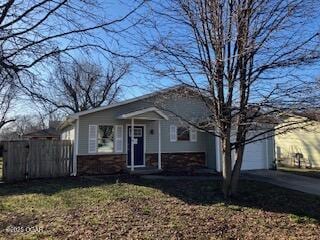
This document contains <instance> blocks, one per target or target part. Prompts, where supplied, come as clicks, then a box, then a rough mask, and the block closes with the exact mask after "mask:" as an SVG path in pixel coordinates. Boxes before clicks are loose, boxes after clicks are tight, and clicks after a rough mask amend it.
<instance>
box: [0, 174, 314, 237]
mask: <svg viewBox="0 0 320 240" xmlns="http://www.w3.org/2000/svg"><path fill="white" fill-rule="evenodd" d="M240 189H241V191H240V195H239V197H238V198H237V199H234V200H232V201H228V202H226V201H224V200H223V198H222V195H221V193H220V182H219V181H204V180H187V181H186V180H170V181H167V180H143V179H140V178H128V177H119V178H110V177H108V178H97V177H95V178H74V179H61V180H47V181H44V180H42V181H41V180H38V181H32V182H29V183H21V184H11V185H4V187H3V188H1V189H0V234H1V235H2V237H3V238H6V239H15V238H18V237H25V238H35V239H42V238H50V237H52V238H57V239H206V240H207V239H318V236H319V235H320V212H319V209H320V198H318V197H315V196H311V195H308V194H302V193H299V192H295V191H290V190H285V189H282V188H278V187H275V186H272V185H269V184H265V183H257V182H253V181H242V182H241V188H240ZM19 224H20V225H21V226H24V227H25V226H28V227H32V226H36V227H38V229H41V231H39V232H36V231H34V232H27V233H26V232H24V233H12V232H10V231H8V227H9V226H17V225H19Z"/></svg>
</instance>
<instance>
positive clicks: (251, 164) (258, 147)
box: [241, 140, 268, 170]
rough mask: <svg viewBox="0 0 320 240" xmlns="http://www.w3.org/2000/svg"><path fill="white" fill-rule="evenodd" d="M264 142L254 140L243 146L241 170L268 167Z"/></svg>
mask: <svg viewBox="0 0 320 240" xmlns="http://www.w3.org/2000/svg"><path fill="white" fill-rule="evenodd" d="M266 142H267V141H265V140H263V141H259V142H254V143H250V144H248V145H247V146H246V147H245V153H244V158H243V162H242V167H241V169H242V170H255V169H268V159H267V156H266V155H267V144H266Z"/></svg>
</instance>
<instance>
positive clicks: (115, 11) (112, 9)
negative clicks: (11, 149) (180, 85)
mask: <svg viewBox="0 0 320 240" xmlns="http://www.w3.org/2000/svg"><path fill="white" fill-rule="evenodd" d="M138 2H139V1H138V0H128V1H125V0H123V1H119V0H108V1H102V0H101V3H102V6H103V9H102V10H101V12H98V14H99V15H101V16H104V18H105V19H115V18H118V17H121V16H123V15H125V14H126V13H128V12H129V11H130V10H131V9H132V8H133V6H136V5H137V3H138ZM143 10H144V9H142V10H141V11H138V12H137V13H139V14H147V13H146V12H144V11H143ZM134 17H135V18H136V17H138V16H137V15H135V16H134ZM130 20H132V19H131V18H130ZM318 20H319V21H315V24H314V25H312V26H310V27H314V28H318V29H319V26H320V17H319V19H318ZM128 24H129V22H127V21H126V22H122V23H121V24H119V25H117V26H116V29H121V28H122V27H124V26H126V25H128ZM140 30H141V31H142V32H143V31H144V29H140ZM146 31H147V30H146ZM319 31H320V29H319ZM133 32H134V31H133V29H130V30H129V31H127V32H123V33H121V34H120V36H114V35H112V34H111V35H110V36H106V35H105V33H102V32H101V31H96V32H94V35H95V36H96V37H97V38H100V39H102V40H103V41H104V42H105V43H107V44H109V46H112V49H114V50H115V51H117V52H120V53H123V54H132V55H135V54H137V53H139V50H140V49H139V48H138V47H137V46H135V45H134V44H133V43H132V41H131V40H132V37H133V34H134V33H133ZM145 34H148V33H147V32H146V33H145ZM109 37H110V39H108V38H109ZM61 44H64V43H63V42H62V43H61ZM73 54H74V56H78V57H83V55H82V53H73ZM91 57H92V58H93V59H94V60H95V61H97V62H99V63H100V64H102V65H105V62H106V61H105V59H104V58H103V57H102V55H101V54H100V53H92V54H91ZM128 61H130V62H132V66H131V72H130V73H129V74H128V75H127V76H126V78H125V79H123V81H122V82H121V85H122V95H121V99H128V98H133V97H137V96H140V95H142V94H146V93H149V92H151V91H153V90H156V89H157V88H158V87H159V88H163V87H167V86H170V85H171V84H172V82H170V81H169V80H168V79H162V80H161V82H160V81H159V79H156V77H154V76H152V75H150V73H148V72H147V70H146V69H144V68H143V67H142V66H141V65H138V64H136V63H134V61H133V60H131V59H129V60H128ZM319 70H320V69H319V65H314V66H312V67H309V68H304V69H297V70H296V71H297V72H298V73H299V74H300V75H301V76H303V75H305V77H314V76H317V75H319V74H318V73H319ZM45 75H46V74H45ZM47 75H48V73H47ZM155 83H156V84H155ZM155 85H157V86H158V87H155ZM34 111H35V106H34V105H32V104H30V103H29V102H27V101H25V99H22V100H21V101H19V103H18V104H17V105H16V107H15V109H14V112H13V113H12V114H21V113H23V114H26V113H33V112H34Z"/></svg>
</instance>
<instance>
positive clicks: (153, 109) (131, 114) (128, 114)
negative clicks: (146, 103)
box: [118, 107, 169, 120]
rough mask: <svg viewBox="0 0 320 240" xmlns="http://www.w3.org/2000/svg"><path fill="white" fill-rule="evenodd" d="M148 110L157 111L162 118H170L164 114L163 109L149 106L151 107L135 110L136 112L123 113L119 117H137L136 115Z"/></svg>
mask: <svg viewBox="0 0 320 240" xmlns="http://www.w3.org/2000/svg"><path fill="white" fill-rule="evenodd" d="M147 112H156V113H157V114H158V115H160V116H161V117H162V118H164V119H165V120H168V119H169V118H168V116H167V115H166V114H164V113H163V112H162V111H160V110H159V109H157V108H156V107H149V108H145V109H141V110H138V111H134V112H130V113H126V114H122V115H120V116H119V117H118V118H119V119H128V118H132V117H135V116H136V115H140V114H144V113H147ZM135 119H146V120H148V119H150V120H159V119H157V118H148V117H135Z"/></svg>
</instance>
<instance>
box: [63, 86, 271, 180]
mask: <svg viewBox="0 0 320 240" xmlns="http://www.w3.org/2000/svg"><path fill="white" fill-rule="evenodd" d="M208 114H209V111H208V108H207V106H206V105H205V103H204V102H203V101H202V100H201V98H200V97H199V95H198V94H196V93H195V92H194V91H192V90H190V89H186V88H185V87H181V86H178V87H173V88H168V89H165V90H162V91H158V92H154V93H151V94H147V95H144V96H141V97H137V98H133V99H129V100H126V101H123V102H119V103H114V104H110V105H108V106H103V107H98V108H95V109H91V110H87V111H83V112H79V113H76V114H73V115H71V116H69V117H68V119H67V120H66V122H65V123H64V124H63V125H62V139H69V140H73V141H74V160H73V175H77V174H78V175H82V174H108V173H116V172H121V171H125V170H130V171H135V170H137V169H139V168H148V167H150V168H158V169H164V170H166V169H175V170H179V169H180V170H182V171H184V170H189V169H193V168H209V169H213V170H217V171H221V149H220V144H219V143H220V141H219V140H218V139H217V138H216V137H215V136H214V134H211V133H208V132H204V131H199V130H197V129H196V128H194V127H192V125H190V123H191V122H192V121H205V119H207V117H208ZM132 129H133V131H132ZM273 141H274V140H273V138H272V137H270V138H267V139H265V140H262V141H258V142H254V143H251V144H249V145H248V146H247V148H246V152H245V160H244V163H243V167H242V169H245V170H249V169H268V168H270V167H271V166H272V164H273V160H274V154H273V153H274V144H273V143H274V142H273ZM131 149H134V151H131Z"/></svg>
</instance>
